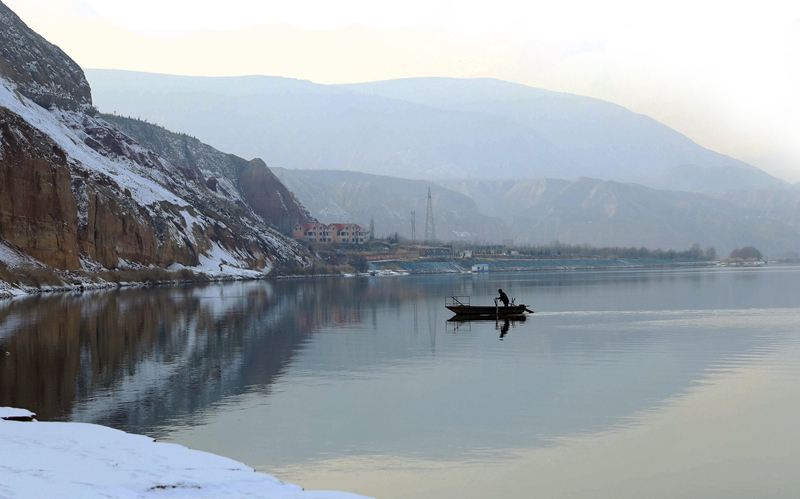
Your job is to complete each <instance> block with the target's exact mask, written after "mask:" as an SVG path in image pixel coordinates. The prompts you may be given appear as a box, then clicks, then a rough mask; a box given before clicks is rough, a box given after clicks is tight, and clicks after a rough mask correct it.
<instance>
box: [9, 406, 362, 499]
mask: <svg viewBox="0 0 800 499" xmlns="http://www.w3.org/2000/svg"><path fill="white" fill-rule="evenodd" d="M20 415H30V413H29V412H28V411H24V410H22V409H12V408H8V407H2V408H0V418H3V417H8V416H20ZM0 497H3V498H30V497H59V498H63V499H69V498H76V499H77V498H80V499H91V498H101V497H102V498H109V497H111V498H120V499H126V498H147V497H158V498H162V497H171V498H221V499H225V498H231V499H233V498H237V499H238V498H242V497H252V498H270V499H357V498H359V497H363V496H357V495H355V494H349V493H346V492H332V491H303V489H302V488H300V487H299V486H297V485H292V484H289V483H285V482H282V481H280V480H278V479H277V478H275V477H273V476H270V475H266V474H263V473H256V472H254V471H253V469H252V468H250V467H248V466H246V465H244V464H242V463H240V462H237V461H234V460H232V459H228V458H226V457H222V456H217V455H215V454H209V453H207V452H200V451H196V450H191V449H187V448H186V447H183V446H180V445H176V444H168V443H160V442H155V441H154V440H153V439H151V438H149V437H145V436H142V435H133V434H130V433H125V432H123V431H119V430H114V429H111V428H107V427H105V426H99V425H93V424H85V423H49V422H36V421H34V422H19V421H6V420H3V419H0Z"/></svg>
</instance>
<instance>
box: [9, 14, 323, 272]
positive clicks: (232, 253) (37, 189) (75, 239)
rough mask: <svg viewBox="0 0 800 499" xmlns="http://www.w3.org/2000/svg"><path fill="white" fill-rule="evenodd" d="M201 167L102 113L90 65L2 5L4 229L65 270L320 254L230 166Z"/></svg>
mask: <svg viewBox="0 0 800 499" xmlns="http://www.w3.org/2000/svg"><path fill="white" fill-rule="evenodd" d="M187 151H188V149H187ZM217 153H218V151H217ZM219 154H220V155H221V154H222V153H219ZM176 158H177V156H176ZM187 158H188V156H187ZM237 159H238V160H239V162H240V163H241V164H240V167H241V168H244V167H245V166H246V165H247V162H246V161H244V160H241V158H237ZM195 163H196V164H189V163H186V162H181V161H176V163H173V162H171V161H170V160H169V159H167V158H164V157H161V156H159V155H158V154H156V153H155V152H153V151H152V150H149V149H148V148H146V147H143V146H142V145H141V144H140V143H138V142H137V141H135V140H134V139H132V138H131V137H129V136H128V135H126V134H125V133H123V132H122V131H121V130H119V129H118V128H116V127H115V126H114V125H113V124H111V123H109V122H107V121H105V120H103V119H100V118H98V117H96V116H95V115H94V113H93V112H92V109H91V92H90V90H89V86H88V84H87V83H86V80H85V78H84V77H83V72H82V71H81V69H80V68H79V67H78V66H77V65H76V64H75V63H74V62H73V61H72V60H70V59H69V58H68V57H67V56H66V55H65V54H64V53H63V52H61V51H60V50H59V49H58V48H57V47H55V46H53V45H51V44H49V43H48V42H47V41H46V40H44V39H43V38H41V37H40V36H39V35H37V34H36V33H34V32H32V31H31V30H30V29H28V28H27V26H25V24H24V23H22V21H20V20H19V18H18V17H17V16H16V15H14V14H13V12H11V11H10V10H8V8H7V7H6V6H5V5H3V4H2V3H0V182H2V191H0V236H5V238H6V239H7V240H8V241H9V242H10V243H13V245H15V246H16V247H17V248H19V249H20V250H22V251H23V252H25V253H27V254H28V255H30V256H32V257H34V258H36V259H37V260H39V261H41V262H43V263H46V264H48V265H51V266H53V267H56V268H58V269H62V270H77V269H81V268H85V269H96V268H98V265H99V266H101V267H105V268H115V267H124V266H129V265H135V264H139V265H145V266H147V265H158V266H162V267H166V266H170V265H173V264H180V265H184V266H190V267H199V270H202V271H205V272H209V271H212V272H213V271H217V270H219V271H221V270H222V269H223V266H225V267H227V268H228V269H239V271H246V270H263V269H265V268H268V267H269V266H270V265H271V264H272V263H274V262H292V263H294V264H298V265H304V264H308V263H310V262H311V261H312V260H313V259H314V258H315V256H314V255H313V254H311V253H310V252H309V251H308V250H307V249H306V248H305V247H303V246H301V245H299V244H297V243H296V242H295V241H293V240H291V239H288V238H287V237H285V236H283V235H281V234H280V233H279V232H278V231H277V230H275V229H274V228H272V227H270V226H269V225H268V224H266V223H265V222H264V219H266V220H269V218H267V217H263V218H264V219H262V218H261V217H259V215H260V213H258V212H257V211H256V210H254V209H253V208H251V207H250V206H249V205H248V204H247V199H245V198H244V197H243V195H242V194H241V192H240V190H239V187H238V177H236V176H233V177H232V178H231V177H229V176H228V175H227V173H226V172H227V169H226V167H224V166H219V165H218V166H219V167H218V168H217V170H216V173H215V171H214V170H212V169H209V168H208V167H207V165H206V167H204V166H203V165H202V164H197V162H195ZM234 164H235V162H234ZM241 168H240V169H239V170H235V171H236V172H238V171H241ZM265 168H266V167H265ZM215 175H216V177H215ZM280 187H282V186H280ZM273 188H276V187H275V186H273ZM283 189H285V188H283ZM298 204H299V203H298Z"/></svg>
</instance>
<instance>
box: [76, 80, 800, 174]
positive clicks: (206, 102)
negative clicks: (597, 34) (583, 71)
mask: <svg viewBox="0 0 800 499" xmlns="http://www.w3.org/2000/svg"><path fill="white" fill-rule="evenodd" d="M87 75H88V78H89V80H90V81H91V82H92V85H93V89H94V95H95V102H96V104H97V105H98V107H99V108H100V109H101V110H102V111H104V112H116V113H117V114H122V115H130V116H133V117H141V118H144V119H147V120H148V121H151V122H155V123H158V124H160V125H162V126H165V127H166V128H169V129H171V130H175V131H180V132H184V133H189V134H191V135H194V136H196V137H198V138H199V139H200V140H203V141H205V142H207V143H209V144H211V145H212V146H214V147H216V148H218V149H221V150H224V151H230V152H233V153H235V154H238V155H241V156H244V157H252V156H258V157H262V158H264V159H265V161H267V163H268V164H270V165H271V166H278V167H284V168H301V169H302V168H314V169H333V170H351V171H361V172H365V173H372V174H379V175H390V176H396V177H403V178H419V179H427V180H434V179H449V178H464V179H468V178H507V179H511V178H539V177H551V178H564V179H576V178H578V177H582V176H586V177H593V178H599V179H604V180H616V181H622V182H636V183H641V184H643V185H648V186H651V187H656V188H664V189H673V190H725V189H737V188H738V189H744V188H783V187H786V186H787V185H788V184H787V183H786V182H784V181H782V180H779V179H777V178H775V177H772V176H771V175H769V174H767V173H765V172H763V171H761V170H759V169H757V168H755V167H753V166H751V165H748V164H746V163H743V162H741V161H739V160H735V159H733V158H730V157H728V156H724V155H722V154H718V153H715V152H713V151H710V150H708V149H705V148H703V147H700V146H699V145H697V144H695V143H694V142H692V141H691V140H690V139H688V138H687V137H685V136H683V135H681V134H679V133H677V132H675V131H674V130H672V129H670V128H669V127H666V126H664V125H662V124H660V123H658V122H656V121H655V120H653V119H651V118H648V117H646V116H643V115H639V114H636V113H632V112H630V111H627V110H626V109H624V108H622V107H620V106H617V105H615V104H611V103H608V102H604V101H601V100H598V99H592V98H588V97H581V96H577V95H572V94H565V93H559V92H552V91H546V90H541V89H536V88H532V87H527V86H524V85H519V84H512V83H508V82H503V81H499V80H491V79H451V78H416V79H407V80H392V81H386V82H376V83H364V84H354V85H319V84H314V83H311V82H308V81H302V80H293V79H287V78H279V77H267V76H249V77H235V78H203V77H187V76H169V75H158V74H150V73H136V72H128V71H114V70H87Z"/></svg>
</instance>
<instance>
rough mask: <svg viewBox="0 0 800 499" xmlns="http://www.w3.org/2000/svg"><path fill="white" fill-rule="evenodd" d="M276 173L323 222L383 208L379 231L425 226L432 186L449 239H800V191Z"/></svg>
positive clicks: (736, 243)
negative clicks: (708, 191)
mask: <svg viewBox="0 0 800 499" xmlns="http://www.w3.org/2000/svg"><path fill="white" fill-rule="evenodd" d="M274 170H275V174H276V175H277V176H278V177H279V178H280V179H281V181H283V183H284V184H286V186H287V187H288V188H289V189H291V190H292V191H293V192H295V193H296V194H297V196H298V197H299V198H300V199H301V200H302V201H303V204H304V205H305V206H306V207H307V208H308V209H309V211H311V213H312V215H314V216H315V217H317V218H318V219H319V220H320V221H322V222H328V223H329V222H333V221H336V220H346V219H347V220H354V221H357V222H359V223H361V224H363V225H365V226H366V224H367V223H368V222H369V220H370V217H374V220H375V228H376V229H375V230H376V234H377V235H378V236H387V235H392V234H394V233H395V232H397V233H398V234H399V235H400V236H403V237H406V238H409V239H410V238H411V220H412V218H411V211H412V210H413V211H415V212H416V238H417V240H421V239H422V238H423V235H424V228H425V214H426V194H427V189H428V188H429V187H431V193H432V199H433V211H434V217H435V221H436V235H437V237H438V238H439V239H440V240H443V241H461V242H465V243H478V244H498V243H500V242H501V241H502V240H503V239H513V240H514V242H515V243H516V244H519V245H536V244H549V243H551V242H552V241H554V240H556V239H557V240H559V241H561V242H563V243H568V244H584V243H588V244H590V245H593V246H626V247H631V246H633V247H640V246H645V247H647V248H663V249H668V248H672V249H688V248H689V247H690V246H692V244H694V243H698V244H700V245H701V246H702V247H703V248H707V247H709V246H713V247H714V248H716V249H717V250H718V251H720V252H721V253H722V254H726V255H727V253H729V252H730V251H731V250H732V249H734V248H737V247H742V246H745V245H755V246H758V247H759V248H763V251H765V252H767V253H768V254H770V255H775V256H778V255H781V254H784V253H788V252H792V251H796V248H798V247H800V234H798V233H799V232H800V223H798V222H799V221H800V193H797V192H793V191H791V190H783V191H766V190H760V191H758V190H754V191H726V192H720V193H718V194H717V195H716V196H712V195H709V194H703V193H692V192H679V191H662V190H656V189H652V188H649V187H645V186H642V185H637V184H624V183H620V182H615V181H603V180H598V179H591V178H586V177H583V178H579V179H577V180H573V181H569V180H560V179H536V180H524V179H523V180H450V181H444V180H443V181H438V182H436V183H431V182H429V181H423V180H407V179H398V178H393V177H386V176H381V175H371V174H366V173H358V172H347V171H337V170H287V169H283V168H276V169H274Z"/></svg>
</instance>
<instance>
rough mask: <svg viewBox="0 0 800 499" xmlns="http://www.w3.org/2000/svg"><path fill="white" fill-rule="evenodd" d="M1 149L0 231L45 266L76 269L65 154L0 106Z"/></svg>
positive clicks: (75, 237)
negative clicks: (0, 191)
mask: <svg viewBox="0 0 800 499" xmlns="http://www.w3.org/2000/svg"><path fill="white" fill-rule="evenodd" d="M0 151H1V152H0V154H1V155H0V183H1V185H2V193H1V194H0V233H2V234H3V235H4V236H5V237H6V238H7V239H8V240H9V241H11V242H12V243H14V244H16V245H17V246H18V247H19V248H20V249H22V250H23V251H25V252H26V253H28V254H29V255H31V256H33V257H34V258H36V259H38V260H40V261H42V262H44V263H46V264H48V265H52V266H53V267H57V268H61V269H76V268H79V267H80V261H79V259H78V253H79V248H78V235H77V230H76V229H77V221H78V213H77V206H76V203H75V199H74V198H73V197H72V192H71V187H70V183H71V174H70V170H69V168H68V166H67V158H66V155H65V154H64V151H62V150H61V149H60V148H58V147H57V146H56V145H55V144H54V143H53V141H52V140H50V139H49V138H48V137H47V136H45V135H43V134H42V133H41V132H39V131H37V130H36V129H34V128H32V127H31V126H30V125H28V124H27V122H25V120H23V119H22V118H20V117H19V116H17V115H16V114H14V113H11V112H9V111H8V110H6V109H1V108H0Z"/></svg>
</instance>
